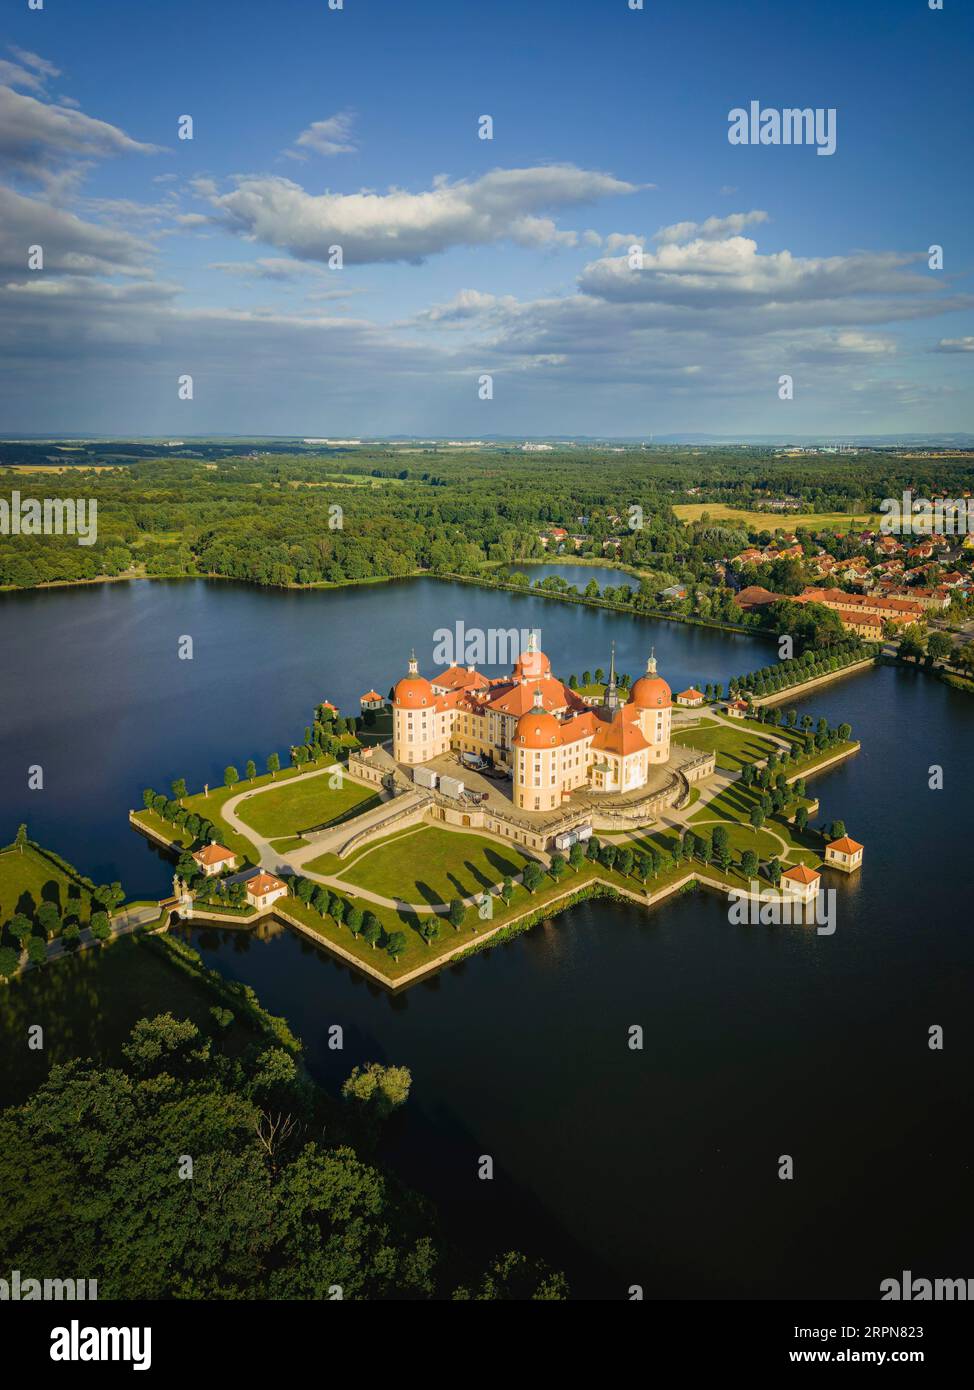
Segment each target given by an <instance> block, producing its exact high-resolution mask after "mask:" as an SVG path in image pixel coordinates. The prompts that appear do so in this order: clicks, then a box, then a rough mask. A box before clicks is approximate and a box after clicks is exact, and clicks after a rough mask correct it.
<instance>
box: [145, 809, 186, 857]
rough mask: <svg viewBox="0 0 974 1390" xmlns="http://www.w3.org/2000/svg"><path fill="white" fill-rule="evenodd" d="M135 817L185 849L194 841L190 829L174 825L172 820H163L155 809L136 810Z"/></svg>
mask: <svg viewBox="0 0 974 1390" xmlns="http://www.w3.org/2000/svg"><path fill="white" fill-rule="evenodd" d="M135 818H136V820H138V821H141V823H142V824H143V825H145V826H147V827H148V828H149V829H150V830H154V831H155V832H156V834H157V835H164V836H165V838H166V839H167V840H169V841H170V842H172V843H173V844H177V845H179V846H180V847H181V848H183V849H189V847H190V845H192V843H193V837H192V835H190V833H189V831H188V830H184V829H183V828H182V826H179V825H173V824H172V823H171V822H170V821H167V820H163V818H162V816H159V815H157V814H156V813H155V811H146V810H144V809H143V810H141V811H136V813H135Z"/></svg>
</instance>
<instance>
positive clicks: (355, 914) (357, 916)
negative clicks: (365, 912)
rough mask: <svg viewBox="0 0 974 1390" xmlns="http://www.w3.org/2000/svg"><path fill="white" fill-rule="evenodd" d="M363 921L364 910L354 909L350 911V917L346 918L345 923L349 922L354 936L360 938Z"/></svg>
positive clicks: (349, 927)
mask: <svg viewBox="0 0 974 1390" xmlns="http://www.w3.org/2000/svg"><path fill="white" fill-rule="evenodd" d="M363 920H364V919H363V916H362V909H361V908H360V907H352V908H350V909H349V912H348V916H347V917H346V918H345V921H346V922H347V924H348V929H349V931H350V932H351V933H352V935H353V936H358V934H359V932H360V931H361V930H362V922H363Z"/></svg>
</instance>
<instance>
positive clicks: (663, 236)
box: [653, 209, 768, 244]
mask: <svg viewBox="0 0 974 1390" xmlns="http://www.w3.org/2000/svg"><path fill="white" fill-rule="evenodd" d="M767 220H768V214H767V213H766V212H761V211H760V209H755V210H754V211H753V212H732V213H730V214H729V216H727V217H708V218H707V220H706V222H674V223H673V224H672V225H671V226H669V227H660V229H659V231H658V232H656V233H655V234H654V235H653V240H654V241H660V242H663V243H664V244H672V243H676V242H681V241H693V240H697V241H720V240H722V239H723V238H724V237H727V236H737V235H738V233H740V232H743V230H744V228H745V227H752V226H754V225H755V224H757V223H760V222H767Z"/></svg>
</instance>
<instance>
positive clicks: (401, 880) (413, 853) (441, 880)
mask: <svg viewBox="0 0 974 1390" xmlns="http://www.w3.org/2000/svg"><path fill="white" fill-rule="evenodd" d="M528 858H530V856H529V855H526V854H524V853H523V852H522V851H521V850H519V849H517V848H516V847H515V846H514V845H510V846H508V845H506V844H501V843H499V842H498V841H496V840H489V839H487V838H486V837H485V836H482V835H472V834H463V833H461V832H458V831H453V830H443V829H441V828H440V827H439V826H435V825H423V826H420V827H419V828H418V829H416V830H415V831H414V833H412V834H406V835H402V836H400V837H399V838H398V839H392V840H390V841H388V842H387V843H386V844H382V845H378V846H376V847H375V848H370V849H369V848H367V849H366V850H365V851H364V852H363V853H362V854H361V855H359V856H358V857H357V858H356V860H355V862H354V864H353V865H352V867H351V868H349V869H347V870H346V869H345V868H344V867H343V868H340V869H339V870H338V871H337V872H338V873H339V875H340V876H341V878H342V881H343V882H346V883H350V884H353V885H355V886H357V887H359V888H369V889H371V890H372V892H373V893H381V894H382V896H383V897H387V898H401V899H403V900H404V901H406V902H411V903H430V904H431V905H432V904H434V903H442V902H449V901H450V899H451V898H465V897H469V896H470V894H471V893H478V892H480V891H481V890H482V889H484V888H489V887H490V886H491V885H492V884H495V883H500V882H502V881H503V879H504V878H505V877H506V876H507V875H508V874H509V875H511V876H512V877H513V876H514V875H515V874H519V873H520V872H521V870H522V869H523V867H524V865H525V863H526V862H527V859H528Z"/></svg>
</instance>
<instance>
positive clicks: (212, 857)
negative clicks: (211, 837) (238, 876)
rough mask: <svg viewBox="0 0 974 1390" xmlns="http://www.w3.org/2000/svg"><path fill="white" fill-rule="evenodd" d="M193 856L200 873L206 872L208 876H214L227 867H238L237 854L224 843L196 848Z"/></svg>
mask: <svg viewBox="0 0 974 1390" xmlns="http://www.w3.org/2000/svg"><path fill="white" fill-rule="evenodd" d="M192 857H193V859H195V861H196V863H197V866H198V867H199V870H200V873H202V874H205V875H206V877H207V878H213V877H214V876H215V875H216V874H222V873H223V872H224V870H226V869H235V868H236V867H237V856H236V855H235V854H234V853H233V852H232V850H229V849H227V848H226V847H225V846H224V845H217V844H212V845H204V846H203V848H202V849H197V850H194V851H193V856H192Z"/></svg>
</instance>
